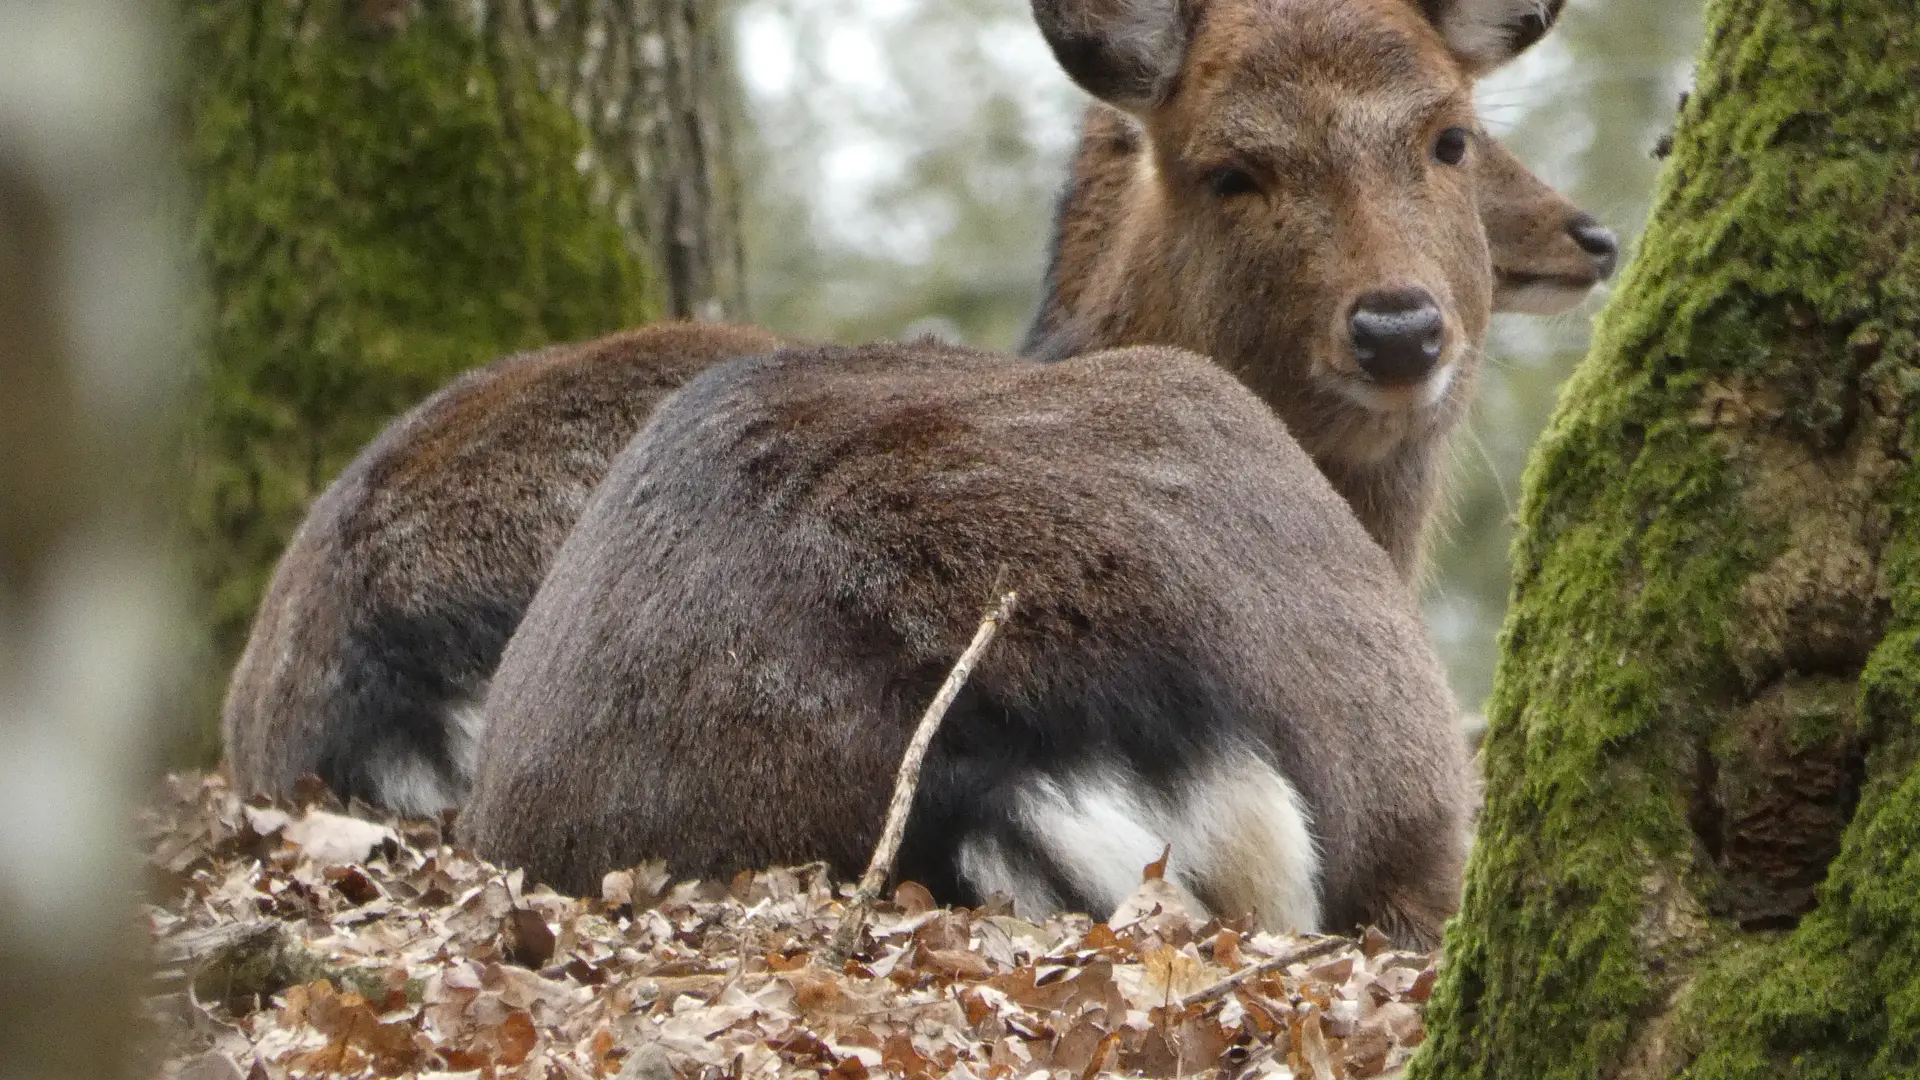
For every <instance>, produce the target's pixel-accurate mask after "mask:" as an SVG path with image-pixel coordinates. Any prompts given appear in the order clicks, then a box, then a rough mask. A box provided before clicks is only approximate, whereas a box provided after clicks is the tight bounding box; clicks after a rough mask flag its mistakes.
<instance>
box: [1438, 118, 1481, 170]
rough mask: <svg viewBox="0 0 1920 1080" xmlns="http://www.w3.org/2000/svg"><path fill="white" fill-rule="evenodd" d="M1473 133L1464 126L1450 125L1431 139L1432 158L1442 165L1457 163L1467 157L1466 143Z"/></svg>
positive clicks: (1470, 139) (1469, 140)
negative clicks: (1437, 136)
mask: <svg viewBox="0 0 1920 1080" xmlns="http://www.w3.org/2000/svg"><path fill="white" fill-rule="evenodd" d="M1472 140H1473V133H1472V132H1470V131H1468V130H1467V129H1466V128H1457V127H1450V128H1448V129H1447V130H1445V131H1443V132H1441V133H1440V137H1439V138H1437V139H1435V140H1433V158H1434V160H1435V161H1438V162H1439V163H1440V164H1442V165H1458V164H1460V163H1461V162H1462V161H1465V160H1466V159H1467V144H1468V143H1469V142H1471V141H1472Z"/></svg>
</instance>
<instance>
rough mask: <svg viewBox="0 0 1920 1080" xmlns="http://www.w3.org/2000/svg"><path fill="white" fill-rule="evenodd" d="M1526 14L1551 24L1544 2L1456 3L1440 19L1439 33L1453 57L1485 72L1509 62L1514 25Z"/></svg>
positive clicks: (1477, 0) (1476, 0)
mask: <svg viewBox="0 0 1920 1080" xmlns="http://www.w3.org/2000/svg"><path fill="white" fill-rule="evenodd" d="M1528 15H1538V16H1539V17H1540V18H1541V19H1542V20H1543V21H1545V22H1546V24H1547V25H1548V26H1549V27H1551V26H1552V25H1553V20H1552V18H1551V5H1549V4H1548V3H1547V0H1457V2H1456V3H1455V4H1454V5H1453V6H1452V7H1450V8H1448V9H1447V11H1446V13H1445V14H1443V15H1441V16H1440V32H1441V33H1442V34H1443V35H1444V36H1445V37H1446V39H1447V45H1448V47H1449V48H1451V49H1452V50H1453V51H1454V53H1455V54H1457V55H1458V56H1460V57H1461V58H1462V59H1464V60H1465V61H1466V62H1467V63H1468V64H1469V65H1470V66H1472V67H1473V68H1474V69H1475V70H1476V71H1479V72H1486V71H1489V70H1492V69H1493V68H1496V67H1499V66H1500V65H1501V64H1504V63H1506V62H1507V61H1508V60H1511V59H1513V57H1514V55H1515V53H1514V48H1513V44H1514V43H1513V28H1514V25H1515V24H1517V23H1518V22H1520V20H1522V19H1524V18H1526V17H1527V16H1528Z"/></svg>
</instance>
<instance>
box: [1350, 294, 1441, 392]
mask: <svg viewBox="0 0 1920 1080" xmlns="http://www.w3.org/2000/svg"><path fill="white" fill-rule="evenodd" d="M1446 329H1447V327H1446V320H1445V319H1443V318H1442V317H1441V315H1440V306H1439V305H1438V304H1435V303H1434V302H1433V295H1432V294H1431V293H1429V292H1427V290H1425V289H1397V290H1394V291H1392V292H1372V293H1367V294H1366V295H1364V296H1362V297H1361V298H1360V299H1359V300H1356V301H1355V302H1354V305H1353V313H1352V314H1350V315H1348V316H1347V333H1348V334H1349V335H1351V336H1352V338H1353V358H1354V360H1355V361H1357V362H1358V363H1359V364H1360V370H1362V371H1364V372H1366V373H1367V374H1368V375H1370V376H1372V377H1373V379H1374V380H1375V381H1376V382H1383V383H1406V382H1418V381H1419V380H1421V379H1424V378H1426V377H1427V375H1428V374H1429V373H1431V372H1432V371H1433V368H1434V365H1435V364H1438V363H1439V362H1440V349H1441V346H1442V345H1443V344H1444V343H1445V340H1446Z"/></svg>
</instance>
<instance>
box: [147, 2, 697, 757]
mask: <svg viewBox="0 0 1920 1080" xmlns="http://www.w3.org/2000/svg"><path fill="white" fill-rule="evenodd" d="M183 6H184V10H185V13H186V15H187V21H188V25H187V30H188V32H187V36H186V46H187V48H186V56H187V65H186V69H185V74H186V87H185V89H186V95H185V96H186V117H187V121H188V125H189V129H190V138H191V142H190V150H189V164H190V166H191V172H192V176H193V179H194V181H195V184H196V192H195V195H196V199H197V247H198V254H199V258H200V263H201V266H202V270H203V273H204V276H205V281H206V284H207V290H206V296H207V306H208V312H207V319H206V326H207V334H206V339H205V341H204V344H203V348H202V355H203V357H204V363H203V364H202V365H201V369H200V380H199V383H200V385H199V387H198V390H197V394H196V401H197V404H196V410H195V415H194V416H192V417H191V420H190V424H189V427H188V433H187V434H188V443H189V454H188V462H189V464H188V469H189V476H188V478H187V488H188V493H189V496H188V511H187V514H188V523H189V531H190V532H191V534H192V541H193V545H194V549H195V553H196V559H197V567H196V570H197V575H198V577H199V580H200V582H201V583H202V586H203V588H204V590H205V593H206V596H207V605H208V608H209V612H208V615H209V622H210V625H211V628H212V634H211V640H212V645H211V648H212V652H213V655H212V656H211V657H209V658H208V662H207V664H206V665H205V669H206V671H207V672H208V682H207V685H206V687H205V692H204V693H203V694H202V695H201V698H202V702H203V704H204V705H206V706H207V707H206V708H205V710H204V711H206V712H207V713H208V714H209V715H210V714H211V713H212V711H213V710H212V708H211V705H212V702H213V700H214V699H215V698H216V697H217V693H218V687H217V683H218V681H219V680H221V679H223V678H224V674H225V671H226V669H227V665H228V663H229V662H230V661H231V659H232V658H233V657H234V656H235V655H236V654H237V652H238V648H239V646H240V644H241V643H242V642H243V640H244V637H245V633H246V628H247V626H248V624H249V622H250V620H251V617H252V614H253V608H254V605H255V603H256V601H257V598H258V597H259V595H260V591H261V589H262V587H263V586H264V584H265V581H266V578H267V576H268V574H269V573H270V572H271V570H272V566H273V563H274V560H275V559H276V558H277V556H278V554H279V552H280V549H281V547H282V546H283V545H284V544H285V542H286V540H287V538H288V537H289V536H290V535H291V532H292V530H293V529H294V528H295V527H296V526H297V525H298V523H299V521H300V518H301V515H302V514H303V512H304V510H305V507H306V505H307V503H308V502H309V501H310V500H311V499H312V498H313V497H314V496H315V495H316V494H318V493H319V491H320V490H321V489H322V488H324V487H325V485H326V484H327V483H328V482H329V481H330V480H331V479H332V477H333V475H334V474H335V473H336V472H337V471H338V470H339V469H340V468H341V466H343V465H344V464H345V463H346V462H347V461H348V460H350V459H351V457H352V456H353V454H354V453H355V452H356V451H358V449H359V448H360V447H361V446H362V445H363V444H364V443H365V442H366V441H367V439H368V438H370V437H371V436H372V435H373V434H374V433H375V432H377V431H378V430H379V429H380V427H381V426H382V425H384V424H385V423H386V422H387V421H388V420H389V419H390V418H392V417H393V416H394V415H395V414H396V413H398V412H400V411H401V410H403V409H405V408H406V407H408V406H410V405H412V404H413V403H415V402H417V401H418V400H420V398H422V397H423V396H425V395H426V394H427V393H428V392H430V391H431V390H432V389H434V388H435V387H436V386H438V385H440V384H441V383H442V382H444V381H445V380H446V379H447V378H448V377H450V376H451V375H453V374H455V373H457V372H459V371H461V370H464V369H466V368H469V367H473V366H475V365H477V364H481V363H485V362H487V361H489V360H492V359H494V358H495V357H498V356H500V355H503V354H505V353H508V352H512V351H515V350H518V349H522V348H526V347H531V346H535V345H540V344H545V343H548V342H553V341H562V340H570V339H579V338H585V337H591V336H593V335H595V334H599V333H602V332H605V331H609V330H613V329H616V328H619V327H622V326H631V325H636V324H639V323H643V322H646V321H648V320H649V319H651V318H654V317H656V316H657V315H660V314H662V313H663V312H669V313H670V312H682V313H687V314H706V315H713V314H718V313H719V312H720V311H721V310H723V309H724V307H725V305H724V303H720V304H716V303H714V302H712V297H713V296H714V295H716V294H715V293H714V292H713V290H714V289H716V288H718V287H719V286H716V285H715V284H714V282H715V281H716V280H718V279H717V278H716V276H715V275H714V274H712V273H708V274H707V275H706V277H704V278H702V279H701V281H702V282H704V284H699V285H693V284H689V283H688V282H689V278H688V276H687V275H686V274H685V273H682V272H680V270H679V269H678V268H679V267H680V266H682V265H683V264H686V263H689V262H691V263H695V264H698V265H699V266H703V267H712V266H722V265H724V266H731V265H732V259H733V255H732V252H733V250H734V242H733V239H732V237H733V235H734V233H733V231H732V228H731V226H730V225H729V224H727V222H726V220H724V219H725V217H726V214H724V213H722V212H720V211H719V210H717V209H713V208H711V207H708V206H707V204H702V206H703V208H705V209H703V211H702V212H703V213H706V214H707V217H705V218H702V219H701V221H702V222H704V224H700V225H697V226H696V225H690V224H687V223H686V222H685V221H684V220H682V217H683V216H684V215H682V217H676V214H678V213H679V212H680V209H681V208H683V207H684V206H685V205H686V204H687V198H686V196H685V194H684V191H683V189H686V188H691V189H693V190H696V191H708V190H710V189H713V188H715V187H716V185H717V181H715V180H714V178H715V177H716V176H724V175H729V170H728V168H727V165H726V161H727V155H728V147H727V145H726V142H725V135H726V132H725V131H723V130H719V129H717V128H715V129H714V130H711V131H709V130H708V128H710V127H713V124H711V123H709V124H708V125H707V126H705V127H702V126H701V123H702V121H701V120H700V117H699V116H697V115H696V116H695V117H694V119H693V120H692V121H687V122H688V123H692V124H693V125H694V126H696V127H699V128H700V130H701V131H702V133H703V137H702V138H701V139H700V140H699V141H698V142H697V145H693V146H692V147H691V148H690V149H684V150H683V151H682V152H677V153H676V154H675V155H668V156H665V157H660V155H659V154H657V153H656V151H655V149H654V147H655V144H656V143H659V142H661V141H663V140H664V139H665V138H666V137H665V136H662V135H660V134H658V129H659V128H661V127H662V125H666V126H669V127H671V126H673V124H674V122H676V121H677V120H678V119H679V118H680V112H681V111H684V110H694V105H693V101H694V98H695V97H696V96H697V94H698V93H699V92H702V91H703V90H704V91H708V92H714V93H716V94H717V93H718V92H717V91H713V86H714V85H717V84H719V83H721V82H724V81H725V80H726V78H727V69H726V66H725V62H724V61H725V54H724V52H723V51H722V50H721V49H720V47H719V45H718V44H717V42H718V40H719V38H720V36H721V33H722V27H721V26H720V24H719V23H718V22H717V21H715V20H714V19H711V18H706V19H701V20H695V21H694V22H691V23H687V22H686V21H685V15H686V12H685V11H684V10H683V9H684V8H685V7H686V3H685V0H639V2H632V0H623V2H618V3H613V2H597V3H596V2H591V0H562V2H558V3H552V2H541V0H485V2H482V3H473V2H470V0H248V2H241V0H185V2H184V5H183ZM656 9H657V10H656ZM672 19H680V20H681V23H682V24H684V25H681V24H676V25H678V26H679V31H678V33H679V38H674V37H673V36H672V35H670V34H666V33H665V32H660V33H654V32H652V31H650V30H648V29H647V28H648V27H649V26H651V25H652V24H653V23H654V22H657V21H661V20H669V21H670V20H672ZM689 35H691V37H689ZM683 52H684V53H687V54H688V56H689V57H692V58H691V59H687V61H686V62H687V63H689V64H691V63H693V62H694V60H695V59H699V60H703V61H710V62H709V63H707V64H706V66H705V67H703V68H701V73H702V78H703V79H704V80H705V82H700V83H698V85H697V86H696V85H695V84H694V83H691V82H689V81H688V80H687V79H681V80H680V82H678V83H675V84H674V85H676V86H682V89H683V90H685V93H682V94H681V95H680V96H673V95H664V96H663V95H662V94H661V93H659V92H658V91H659V84H660V83H661V81H662V78H663V76H660V75H659V71H660V69H661V68H662V67H663V65H665V66H671V65H672V64H673V63H674V58H675V57H676V56H679V55H680V54H681V53H683ZM695 54H697V55H695ZM676 70H677V69H676ZM667 81H669V82H672V80H667ZM683 84H685V85H683ZM682 141H683V142H684V141H685V140H682ZM676 145H677V144H676ZM656 157H659V160H660V161H662V162H664V164H661V165H659V166H658V167H653V166H652V165H650V164H649V163H651V162H653V161H654V160H655V158H656ZM683 172H684V173H685V174H687V176H691V177H692V179H691V180H689V179H688V178H687V176H683V175H681V174H682V173H683ZM730 212H731V210H730V208H728V209H727V213H730ZM663 234H666V235H663ZM667 236H670V238H671V243H669V242H668V239H667ZM675 245H680V246H682V247H685V248H687V249H688V250H690V251H692V252H693V255H691V256H685V255H676V254H674V253H675V252H676V251H677V250H678V248H676V247H675ZM702 289H705V290H707V291H704V292H703V291H701V290H702ZM208 730H209V731H211V725H209V729H208Z"/></svg>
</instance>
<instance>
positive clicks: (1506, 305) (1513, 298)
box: [1493, 281, 1593, 315]
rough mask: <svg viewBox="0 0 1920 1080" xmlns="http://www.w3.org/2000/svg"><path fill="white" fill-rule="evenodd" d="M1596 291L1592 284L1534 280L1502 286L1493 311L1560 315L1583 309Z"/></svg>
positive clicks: (1497, 294) (1494, 297)
mask: <svg viewBox="0 0 1920 1080" xmlns="http://www.w3.org/2000/svg"><path fill="white" fill-rule="evenodd" d="M1592 291H1593V286H1591V285H1563V284H1557V283H1555V282H1549V281H1535V282H1530V283H1528V284H1526V285H1515V286H1511V287H1504V286H1503V287H1502V288H1500V289H1499V290H1497V291H1496V292H1495V293H1494V296H1493V310H1495V311H1497V312H1501V313H1503V314H1514V315H1558V314H1560V313H1561V312H1563V311H1571V310H1573V309H1574V308H1576V307H1578V306H1580V301H1582V300H1585V299H1586V298H1587V294H1588V293H1591V292H1592Z"/></svg>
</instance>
